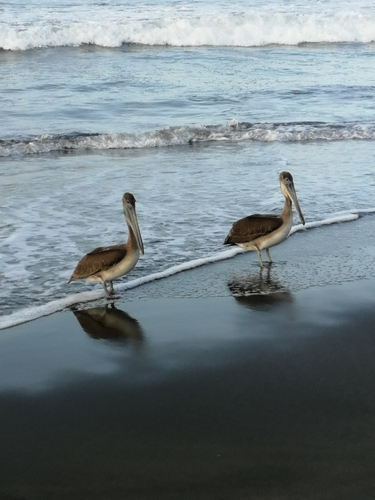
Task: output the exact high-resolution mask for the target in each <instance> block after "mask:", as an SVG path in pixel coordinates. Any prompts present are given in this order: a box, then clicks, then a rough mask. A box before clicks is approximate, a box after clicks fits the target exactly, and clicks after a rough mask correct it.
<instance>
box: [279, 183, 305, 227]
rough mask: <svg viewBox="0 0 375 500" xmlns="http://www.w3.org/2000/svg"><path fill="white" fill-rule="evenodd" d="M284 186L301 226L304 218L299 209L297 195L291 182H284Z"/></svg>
mask: <svg viewBox="0 0 375 500" xmlns="http://www.w3.org/2000/svg"><path fill="white" fill-rule="evenodd" d="M284 186H285V188H286V190H287V193H288V196H289V198H290V199H291V200H292V203H293V205H294V206H295V209H296V210H297V214H298V217H299V218H300V221H301V222H302V224H303V225H305V218H304V216H303V214H302V210H301V207H300V206H299V202H298V198H297V193H296V190H295V188H294V184H293V182H285V183H284Z"/></svg>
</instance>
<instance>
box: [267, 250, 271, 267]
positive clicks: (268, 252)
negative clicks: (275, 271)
mask: <svg viewBox="0 0 375 500" xmlns="http://www.w3.org/2000/svg"><path fill="white" fill-rule="evenodd" d="M266 255H267V259H268V262H269V263H270V264H272V259H271V255H270V251H269V249H268V248H266Z"/></svg>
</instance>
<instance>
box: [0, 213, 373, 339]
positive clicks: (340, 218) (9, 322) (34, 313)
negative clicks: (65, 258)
mask: <svg viewBox="0 0 375 500" xmlns="http://www.w3.org/2000/svg"><path fill="white" fill-rule="evenodd" d="M361 213H375V208H368V209H359V210H357V209H353V210H350V211H348V212H339V213H336V214H334V215H332V217H329V218H327V219H323V220H320V221H312V222H307V223H306V224H305V225H304V226H303V225H302V224H298V225H296V226H293V227H292V229H291V231H290V235H292V234H293V233H295V232H297V231H301V230H308V229H312V228H316V227H321V226H325V225H331V224H337V223H342V222H351V221H355V220H357V219H358V217H359V215H360V214H361ZM243 252H244V250H242V249H241V248H239V247H232V248H231V249H229V250H225V251H223V252H218V253H216V254H212V255H210V256H207V257H204V258H200V259H194V260H190V261H187V262H184V263H182V264H178V265H174V266H171V267H169V268H168V269H165V270H163V271H160V272H156V273H152V274H149V275H147V276H143V277H140V278H137V279H134V280H131V281H128V282H126V283H119V284H117V285H116V290H117V291H125V290H130V289H132V288H136V287H139V286H141V285H144V284H146V283H150V282H152V281H156V280H160V279H165V278H168V277H170V276H173V275H175V274H177V273H181V272H184V271H188V270H190V269H194V268H197V267H200V266H204V265H207V264H210V263H213V262H218V261H221V260H225V259H230V258H232V257H234V256H235V255H237V254H239V253H243ZM103 297H104V291H103V290H98V289H96V290H93V291H89V292H82V293H76V294H72V295H69V296H67V297H64V298H62V299H58V300H54V301H51V302H48V303H47V304H43V305H40V306H35V307H28V308H24V309H21V310H19V311H16V312H14V313H12V314H9V315H7V316H3V317H0V330H2V329H5V328H10V327H12V326H15V325H18V324H21V323H26V322H28V321H32V320H35V319H37V318H40V317H42V316H48V315H51V314H54V313H56V312H59V311H63V310H64V309H67V308H69V307H71V306H73V305H76V304H82V303H87V302H92V301H95V300H98V299H101V298H103Z"/></svg>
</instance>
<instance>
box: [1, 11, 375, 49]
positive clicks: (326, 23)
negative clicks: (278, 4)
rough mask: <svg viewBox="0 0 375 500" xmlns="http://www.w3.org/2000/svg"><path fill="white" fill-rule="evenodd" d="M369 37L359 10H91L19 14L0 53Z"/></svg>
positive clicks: (372, 23) (373, 26)
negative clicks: (154, 12) (187, 12)
mask: <svg viewBox="0 0 375 500" xmlns="http://www.w3.org/2000/svg"><path fill="white" fill-rule="evenodd" d="M82 16H83V17H85V19H82ZM60 17H61V16H60ZM80 17H81V18H80ZM374 33H375V14H373V13H363V12H360V11H358V12H356V11H346V12H341V11H340V12H328V13H326V12H312V13H306V12H298V11H297V12H272V11H271V12H269V11H265V10H264V9H262V10H261V11H260V10H259V11H258V10H250V11H246V12H242V13H228V12H216V13H213V14H208V13H207V12H206V11H202V12H200V13H198V15H196V16H195V17H194V16H191V15H181V11H176V12H174V13H169V17H164V16H163V17H160V18H155V17H154V16H151V18H146V19H142V18H139V15H138V16H134V15H132V13H129V12H128V11H127V10H126V9H124V10H122V11H121V10H118V11H116V12H115V15H114V12H111V11H109V12H108V11H106V10H103V12H100V11H97V10H95V9H94V10H93V12H90V11H89V10H87V11H85V12H84V13H83V12H81V13H80V14H79V15H78V17H74V18H73V17H69V15H65V16H63V17H62V18H61V19H60V18H59V19H57V18H56V17H53V16H52V15H49V16H39V17H37V18H36V19H35V20H30V19H29V18H27V19H25V20H24V21H23V20H22V13H20V15H19V19H17V21H13V20H10V22H3V25H2V29H1V30H0V48H3V49H5V50H13V51H23V50H28V49H34V48H42V47H61V46H73V47H77V46H80V45H83V44H91V45H97V46H102V47H120V46H121V45H123V44H140V45H150V46H151V45H159V46H160V45H165V46H177V47H180V46H236V47H257V46H264V45H270V44H276V45H297V44H300V43H304V42H309V43H339V42H360V43H369V42H372V41H373V40H374Z"/></svg>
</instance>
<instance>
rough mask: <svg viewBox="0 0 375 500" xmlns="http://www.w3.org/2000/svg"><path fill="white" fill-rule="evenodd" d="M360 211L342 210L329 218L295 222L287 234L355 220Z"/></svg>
mask: <svg viewBox="0 0 375 500" xmlns="http://www.w3.org/2000/svg"><path fill="white" fill-rule="evenodd" d="M371 211H372V210H371ZM373 211H374V212H375V210H373ZM360 212H362V210H358V211H356V212H354V211H353V212H352V211H351V212H350V213H348V212H342V214H341V215H339V214H337V215H335V216H334V217H330V218H329V219H323V220H317V221H314V222H306V224H305V225H302V224H297V225H296V226H293V227H292V229H291V230H290V233H289V236H290V235H291V234H294V233H296V232H297V231H302V230H306V229H313V228H314V227H320V226H328V225H330V224H339V223H340V222H351V221H353V220H357V219H358V217H359V213H360Z"/></svg>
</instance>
